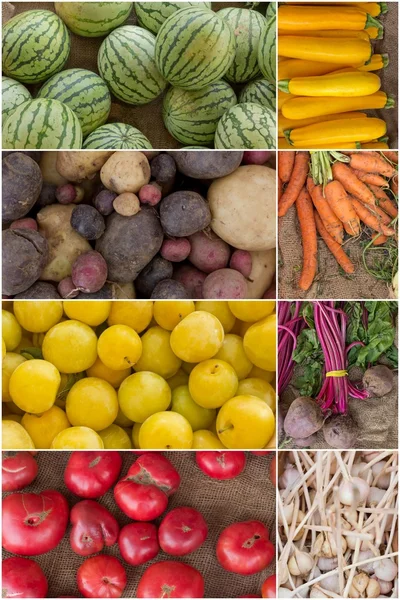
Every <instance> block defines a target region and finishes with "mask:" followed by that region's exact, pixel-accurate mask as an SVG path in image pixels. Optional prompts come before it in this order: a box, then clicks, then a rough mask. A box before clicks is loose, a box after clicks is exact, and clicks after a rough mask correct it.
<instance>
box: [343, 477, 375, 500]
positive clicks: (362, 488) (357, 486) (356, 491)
mask: <svg viewBox="0 0 400 600" xmlns="http://www.w3.org/2000/svg"><path fill="white" fill-rule="evenodd" d="M368 492H369V485H368V483H367V482H366V481H364V479H361V478H360V477H353V478H352V479H351V481H342V483H341V484H340V486H339V500H340V502H341V503H342V504H345V505H346V506H359V505H360V504H362V503H363V502H365V501H366V499H367V497H368Z"/></svg>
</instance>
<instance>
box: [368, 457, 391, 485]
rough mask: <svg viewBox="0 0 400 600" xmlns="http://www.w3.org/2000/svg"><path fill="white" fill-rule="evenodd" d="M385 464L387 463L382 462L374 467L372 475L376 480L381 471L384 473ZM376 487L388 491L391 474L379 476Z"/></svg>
mask: <svg viewBox="0 0 400 600" xmlns="http://www.w3.org/2000/svg"><path fill="white" fill-rule="evenodd" d="M385 464H386V462H385V461H384V460H381V461H379V462H377V463H375V464H374V465H372V475H373V476H374V479H375V478H376V477H378V475H379V473H381V471H383V469H384V467H385ZM375 485H376V486H377V487H378V488H380V489H381V490H387V489H388V487H389V485H390V473H382V475H379V477H378V480H377V482H376V484H375Z"/></svg>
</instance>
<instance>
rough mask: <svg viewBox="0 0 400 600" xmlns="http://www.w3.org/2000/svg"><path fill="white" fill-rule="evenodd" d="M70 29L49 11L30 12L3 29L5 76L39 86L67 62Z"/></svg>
mask: <svg viewBox="0 0 400 600" xmlns="http://www.w3.org/2000/svg"><path fill="white" fill-rule="evenodd" d="M70 47H71V42H70V37H69V32H68V29H67V28H66V27H65V25H64V23H63V22H62V20H61V19H60V18H59V17H57V15H56V14H54V13H53V12H51V11H50V10H27V11H25V12H22V13H20V14H18V15H15V17H12V19H10V20H9V21H7V23H6V24H5V25H4V26H3V73H4V74H5V75H7V76H8V77H12V78H13V79H17V81H22V82H23V83H40V82H41V81H44V80H45V79H48V78H49V77H51V76H52V75H54V73H58V71H61V69H62V68H63V66H64V65H65V63H66V62H67V60H68V56H69V52H70Z"/></svg>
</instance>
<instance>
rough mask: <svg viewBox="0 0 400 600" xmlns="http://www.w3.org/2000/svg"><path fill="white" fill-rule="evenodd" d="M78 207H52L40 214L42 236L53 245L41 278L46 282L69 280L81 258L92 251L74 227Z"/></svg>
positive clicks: (55, 205)
mask: <svg viewBox="0 0 400 600" xmlns="http://www.w3.org/2000/svg"><path fill="white" fill-rule="evenodd" d="M74 208H75V205H74V204H68V205H61V204H51V205H50V206H46V207H45V208H42V210H40V211H39V212H38V214H37V217H36V219H37V222H38V225H39V233H41V234H42V235H43V237H45V238H46V240H47V242H48V244H49V256H48V261H47V264H46V266H45V267H44V269H43V272H42V274H41V276H40V279H41V280H42V281H57V282H59V281H61V280H62V279H64V278H65V277H69V276H70V275H71V271H72V265H73V263H74V262H75V260H76V259H77V258H78V256H79V255H80V254H82V253H83V252H88V251H89V250H91V246H90V244H89V242H88V241H87V240H85V239H84V238H83V237H82V236H80V235H79V233H77V232H76V231H74V229H73V228H72V227H71V215H72V212H73V210H74Z"/></svg>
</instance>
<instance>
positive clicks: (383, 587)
mask: <svg viewBox="0 0 400 600" xmlns="http://www.w3.org/2000/svg"><path fill="white" fill-rule="evenodd" d="M371 579H376V581H377V582H378V583H379V589H380V593H381V594H390V592H391V591H392V589H393V583H392V582H391V581H383V579H378V578H377V577H376V578H375V576H372V577H371Z"/></svg>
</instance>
